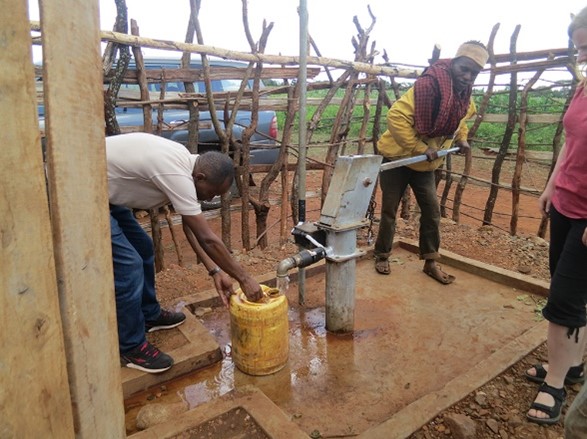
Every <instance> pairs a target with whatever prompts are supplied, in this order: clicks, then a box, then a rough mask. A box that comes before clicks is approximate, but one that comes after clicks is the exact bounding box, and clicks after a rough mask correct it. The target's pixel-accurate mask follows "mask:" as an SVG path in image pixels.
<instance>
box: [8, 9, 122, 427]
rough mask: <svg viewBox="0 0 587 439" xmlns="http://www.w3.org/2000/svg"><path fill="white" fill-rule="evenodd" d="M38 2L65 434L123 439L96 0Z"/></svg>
mask: <svg viewBox="0 0 587 439" xmlns="http://www.w3.org/2000/svg"><path fill="white" fill-rule="evenodd" d="M11 3H14V4H18V3H20V2H16V1H12V2H11ZM40 8H41V17H42V20H43V21H42V38H43V41H42V42H43V77H44V81H45V84H44V86H45V110H46V114H47V120H46V127H45V128H46V133H47V171H48V172H47V174H48V186H49V193H50V197H49V199H50V211H51V223H52V228H53V238H54V250H55V251H54V254H55V265H56V271H57V276H56V277H57V282H58V288H59V302H60V307H61V317H62V323H63V332H64V337H65V348H66V354H67V357H66V358H67V368H68V376H69V386H70V394H71V399H72V407H73V419H74V426H75V433H76V436H78V437H83V438H94V437H100V438H118V437H125V435H126V430H125V423H124V408H123V400H122V384H121V376H120V360H119V354H118V336H117V330H116V327H117V325H116V312H115V304H114V281H113V276H112V248H111V244H110V223H109V215H108V190H107V180H106V155H105V146H104V106H103V94H102V61H101V57H100V31H99V13H98V0H88V1H84V2H79V1H74V0H69V1H56V0H42V1H41V2H40ZM6 10H9V9H8V8H6ZM33 96H34V95H33ZM5 144H6V143H5ZM27 174H28V173H26V172H25V173H23V174H22V175H27ZM27 178H28V175H27ZM28 214H29V215H30V212H28ZM11 334H12V336H14V332H11ZM23 349H25V350H26V351H27V352H29V351H30V350H31V349H34V348H33V347H23ZM28 355H31V353H28ZM57 409H58V410H64V407H63V405H61V406H59V407H58V408H57ZM27 410H28V408H27ZM24 414H25V412H24V411H23V412H22V413H21V416H23V415H24ZM26 419H27V420H28V422H30V419H31V417H30V415H29V414H28V413H27V414H26ZM38 421H39V419H37V418H36V417H35V422H38ZM40 436H47V435H46V434H44V435H39V437H40ZM54 437H59V436H58V435H55V436H54Z"/></svg>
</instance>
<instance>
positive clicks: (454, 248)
mask: <svg viewBox="0 0 587 439" xmlns="http://www.w3.org/2000/svg"><path fill="white" fill-rule="evenodd" d="M455 161H456V160H455ZM492 163H493V162H492V161H491V160H483V159H480V160H477V161H476V166H475V173H474V174H473V175H475V176H476V177H478V178H483V179H489V175H490V172H491V171H490V166H491V164H492ZM512 166H513V165H512ZM512 166H510V167H509V168H508V169H510V171H511V168H512ZM455 168H456V166H455ZM510 171H507V170H506V171H505V172H504V177H503V178H502V180H501V181H502V182H504V181H505V182H508V178H511V177H510V176H508V172H510ZM547 174H548V166H536V165H535V166H528V167H527V168H526V171H525V173H524V178H523V183H522V186H525V187H529V188H531V189H537V190H541V188H542V187H543V186H544V183H545V181H546V177H547ZM510 175H511V174H510ZM319 182H320V175H319V174H318V173H316V172H314V173H309V175H308V191H312V190H314V191H316V192H317V191H318V187H319V186H318V185H319ZM253 191H254V188H253ZM439 193H440V191H439ZM279 194H280V189H279V188H277V189H275V190H274V191H273V193H272V198H275V199H277V200H278V199H279V197H280V195H279ZM487 196H488V188H487V187H482V186H472V185H471V186H468V187H467V189H466V191H465V195H464V198H463V201H464V203H466V205H467V206H463V208H462V209H461V213H462V214H461V222H460V223H459V224H456V223H454V222H453V221H452V220H450V219H443V221H442V224H441V236H442V244H441V246H442V248H443V249H446V250H449V251H451V252H453V253H457V254H460V255H463V256H465V257H468V258H472V259H475V260H478V261H481V262H485V263H488V264H492V265H494V266H497V267H501V268H505V269H508V270H513V271H518V272H521V273H523V274H526V275H528V276H532V277H534V278H537V279H542V280H548V279H549V273H548V243H547V241H545V240H543V239H541V238H538V237H536V231H537V230H538V224H539V222H540V218H539V214H538V209H537V196H536V195H533V196H524V195H523V196H522V197H521V200H520V202H521V205H520V213H521V217H520V220H519V223H518V233H517V235H516V236H510V234H509V233H507V232H506V230H509V217H508V216H506V215H502V213H507V212H511V194H510V192H508V191H505V190H501V191H500V195H499V196H498V199H497V202H496V207H495V212H496V213H499V214H496V215H494V220H493V222H494V223H495V224H494V226H481V224H482V223H481V220H480V218H481V217H482V212H481V211H479V209H482V208H483V207H484V205H485V201H486V199H487ZM449 199H450V197H449ZM378 201H380V200H379V199H378ZM236 203H237V204H238V201H237V202H236ZM378 206H380V203H379V202H378ZM449 207H450V206H449ZM379 209H380V207H376V209H375V216H376V217H377V216H378V215H379ZM271 210H272V215H270V220H269V222H268V223H269V224H271V225H274V224H277V220H278V218H279V206H273V207H272V209H271ZM449 211H450V210H449ZM308 212H309V214H308V216H309V219H310V220H316V219H317V218H318V216H319V200H318V198H310V199H308ZM253 217H254V215H253V214H252V213H251V224H253ZM240 221H241V220H240V214H239V213H238V212H235V213H233V256H234V257H235V258H236V259H237V260H238V261H239V262H240V263H241V264H242V265H243V266H244V267H245V268H246V269H247V270H249V271H250V272H251V273H253V274H254V275H263V274H267V273H271V272H274V270H275V268H276V266H277V263H278V262H279V261H280V260H282V259H283V258H284V257H285V256H287V255H291V254H293V253H295V252H297V249H296V247H295V245H294V244H293V243H292V242H287V243H286V244H283V245H280V244H279V225H277V226H274V227H272V229H271V230H270V232H269V242H270V245H269V247H268V248H266V249H263V250H261V249H259V248H255V249H253V250H250V251H244V250H241V249H240V247H241V246H240V242H239V241H238V240H237V239H236V238H234V237H236V236H237V235H238V234H239V230H240ZM209 222H210V224H212V226H213V227H214V228H215V230H217V231H219V230H220V229H219V228H220V225H219V219H218V218H210V219H209ZM288 227H289V228H291V225H288ZM174 229H175V233H176V235H177V238H178V240H179V242H180V246H181V249H182V255H183V258H184V260H183V267H180V266H178V265H177V262H178V260H177V254H176V251H175V246H174V244H173V241H172V240H171V234H170V233H169V230H168V229H163V242H164V246H165V261H166V268H165V270H163V271H161V272H160V273H158V275H157V287H158V294H159V297H160V299H161V301H162V303H163V304H164V305H165V304H172V303H174V300H175V299H177V298H178V297H181V296H185V295H189V294H192V293H194V292H196V291H199V290H200V291H201V290H206V289H210V288H213V285H212V282H211V280H210V278H209V277H208V276H207V273H206V270H205V269H204V268H203V267H202V265H201V264H197V263H196V260H195V258H194V256H193V252H191V250H190V249H189V246H188V245H187V244H186V242H185V239H184V238H183V233H182V232H181V228H180V227H175V228H174ZM251 230H254V228H253V227H251ZM417 231H418V220H417V212H413V214H412V215H411V218H410V219H409V220H399V221H398V227H397V235H398V236H400V237H404V238H409V239H417ZM373 232H374V233H375V234H376V232H377V223H375V224H374V226H373ZM358 235H359V242H358V245H359V246H364V247H365V246H368V245H369V242H368V241H367V230H366V229H365V230H361V231H360V232H359V234H358ZM289 241H291V239H290V240H289ZM542 305H543V303H542V301H540V302H538V303H536V315H537V318H540V313H539V309H540V307H541V306H542ZM545 359H546V348H545V345H542V346H540V347H539V348H538V349H537V350H536V351H535V352H533V353H532V354H530V355H529V356H527V357H526V358H524V359H522V360H521V361H520V362H518V363H517V364H515V365H514V366H513V367H511V368H510V369H508V370H506V371H505V372H504V373H502V374H501V375H499V376H498V377H496V378H495V379H493V380H491V381H490V382H488V383H487V384H486V385H484V386H483V387H481V388H479V389H477V390H476V391H475V392H473V393H471V394H470V395H468V396H467V397H466V398H465V399H464V400H462V401H461V402H459V403H458V404H456V405H454V406H452V407H450V408H449V409H447V410H445V411H444V412H441V413H440V414H439V415H438V416H437V417H436V418H435V419H434V420H432V421H431V422H430V423H428V424H427V425H425V426H424V427H423V428H422V429H420V430H419V431H417V432H416V433H414V434H413V435H412V436H411V437H412V438H414V439H433V438H450V437H454V436H453V435H452V433H451V428H454V425H455V422H456V423H459V422H461V421H460V419H461V417H460V415H464V416H466V417H467V418H469V419H471V420H473V421H474V424H475V425H476V436H475V437H476V438H479V439H485V438H501V439H509V438H512V439H513V438H552V439H555V438H562V437H563V436H564V431H563V427H562V424H559V425H555V426H551V427H548V428H546V427H539V426H537V425H534V424H531V423H528V422H527V421H526V419H525V413H526V411H527V409H528V407H529V405H530V403H531V401H532V400H533V398H534V397H535V394H536V391H537V385H536V384H533V383H530V382H528V381H527V380H525V379H524V378H523V371H524V370H525V369H527V368H528V367H530V366H531V365H532V364H534V363H535V362H538V361H543V360H545ZM567 390H568V392H569V397H568V400H567V401H568V402H569V403H570V402H571V401H572V400H573V398H574V396H575V395H576V393H577V391H578V390H579V386H578V385H575V386H573V387H571V388H569V389H567ZM567 407H568V404H567Z"/></svg>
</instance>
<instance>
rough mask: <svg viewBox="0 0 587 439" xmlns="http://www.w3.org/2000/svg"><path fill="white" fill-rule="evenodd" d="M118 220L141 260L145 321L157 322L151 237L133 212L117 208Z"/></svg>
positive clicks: (158, 309)
mask: <svg viewBox="0 0 587 439" xmlns="http://www.w3.org/2000/svg"><path fill="white" fill-rule="evenodd" d="M115 209H116V211H115V214H116V219H117V221H118V224H119V226H120V227H121V229H122V231H123V233H124V236H125V237H126V239H127V240H128V242H129V243H130V244H131V245H132V247H133V248H134V249H135V250H136V253H137V254H138V255H139V256H140V258H141V261H142V262H141V263H142V272H143V291H142V304H141V308H142V310H143V315H144V316H145V320H155V319H157V317H158V316H159V314H160V312H161V307H160V306H159V301H158V300H157V295H156V292H155V252H154V249H153V241H152V239H151V237H150V236H149V235H148V234H147V232H145V231H144V230H143V228H142V227H141V225H140V224H139V223H138V221H137V220H136V218H135V217H134V215H133V213H132V211H131V210H130V209H127V208H125V207H120V206H116V207H115Z"/></svg>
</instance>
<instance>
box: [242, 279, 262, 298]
mask: <svg viewBox="0 0 587 439" xmlns="http://www.w3.org/2000/svg"><path fill="white" fill-rule="evenodd" d="M240 286H241V290H242V291H243V293H245V296H247V299H248V300H249V301H250V302H258V301H259V300H261V298H262V297H263V291H262V290H261V285H259V284H258V283H257V281H256V280H255V279H253V278H252V277H250V276H248V277H247V278H246V279H245V280H243V281H242V282H240Z"/></svg>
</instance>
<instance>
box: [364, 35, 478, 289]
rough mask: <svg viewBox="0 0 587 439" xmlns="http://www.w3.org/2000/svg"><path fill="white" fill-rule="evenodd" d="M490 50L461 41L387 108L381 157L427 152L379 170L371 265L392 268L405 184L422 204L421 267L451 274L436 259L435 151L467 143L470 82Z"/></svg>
mask: <svg viewBox="0 0 587 439" xmlns="http://www.w3.org/2000/svg"><path fill="white" fill-rule="evenodd" d="M488 58H489V54H488V52H487V49H486V48H485V46H484V45H483V44H482V43H480V42H478V41H467V42H466V43H464V44H462V45H461V46H460V47H459V49H458V51H457V53H456V55H455V57H454V58H452V59H441V60H439V61H437V62H436V63H434V64H433V65H431V66H430V67H429V68H427V69H426V70H425V71H424V72H423V73H422V75H421V76H420V77H419V78H418V79H417V80H416V82H415V83H414V86H413V87H412V88H410V89H409V90H408V91H407V92H406V93H405V94H404V95H403V96H402V97H401V98H400V99H399V100H398V101H396V102H395V103H394V104H393V105H392V107H391V108H390V109H389V111H388V113H387V130H386V131H385V132H384V133H383V135H382V136H381V138H380V139H379V142H378V144H377V146H378V149H379V153H380V154H381V155H383V157H384V159H383V162H384V163H385V162H386V161H390V160H396V159H400V158H405V157H411V156H417V155H423V154H425V155H426V157H427V159H428V160H427V161H425V162H420V163H416V164H413V165H409V166H405V167H402V168H396V169H390V170H387V171H383V172H382V173H381V175H380V185H381V190H382V193H383V195H382V201H383V203H382V210H381V223H380V224H379V233H378V235H377V240H376V242H375V251H374V253H375V270H376V271H377V272H378V273H380V274H384V275H387V274H389V273H390V267H389V256H390V254H391V245H392V243H393V236H394V233H395V220H396V215H397V209H398V206H399V203H400V201H401V198H402V196H403V194H404V192H405V190H406V188H407V186H408V185H409V186H410V187H411V188H412V191H413V192H414V196H415V197H416V201H417V202H418V206H419V207H420V210H421V216H420V234H419V251H420V259H423V260H424V261H425V262H424V269H423V271H424V273H426V274H427V275H429V276H431V277H432V278H433V279H435V280H437V281H438V282H440V283H442V284H450V283H452V282H453V281H454V279H455V278H454V276H451V275H449V274H446V273H444V272H443V271H442V270H441V268H440V267H439V266H438V264H437V263H436V260H437V259H438V258H439V254H438V250H439V247H440V230H439V226H440V206H439V203H438V198H437V195H436V181H435V177H434V171H435V170H436V169H437V168H438V167H440V166H441V165H442V163H443V160H444V158H439V157H438V154H437V152H438V151H439V150H441V149H447V148H449V147H450V146H451V145H452V144H453V143H454V145H455V146H458V147H459V148H460V152H461V153H464V152H466V151H467V150H469V149H470V146H469V143H468V141H467V134H468V131H469V130H468V127H467V125H466V121H467V120H468V119H469V118H471V117H472V116H473V115H474V114H475V112H476V109H475V104H474V103H473V100H472V99H471V93H472V90H473V83H474V82H475V79H476V77H477V75H478V74H479V72H480V71H481V69H483V67H484V66H485V64H486V62H487V59H488Z"/></svg>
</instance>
